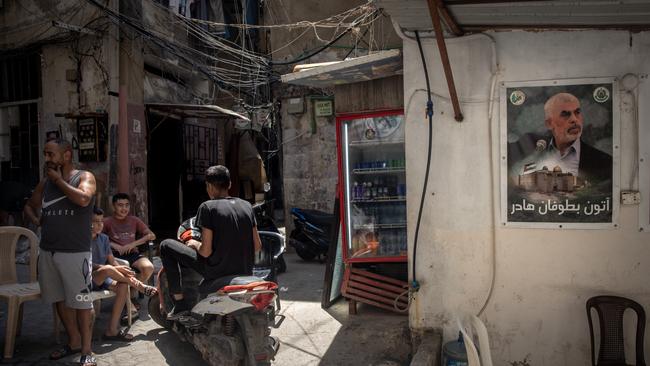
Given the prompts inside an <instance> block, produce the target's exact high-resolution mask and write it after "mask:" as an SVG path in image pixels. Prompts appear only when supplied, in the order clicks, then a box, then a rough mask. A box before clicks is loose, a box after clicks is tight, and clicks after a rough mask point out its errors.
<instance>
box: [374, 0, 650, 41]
mask: <svg viewBox="0 0 650 366" xmlns="http://www.w3.org/2000/svg"><path fill="white" fill-rule="evenodd" d="M376 4H377V7H379V8H382V9H384V11H386V12H387V13H388V14H389V15H390V17H391V19H392V20H393V21H394V22H396V23H397V24H399V26H400V28H402V30H404V31H414V30H419V31H431V30H433V29H434V26H433V24H432V21H431V17H430V15H429V8H430V6H429V5H430V4H435V6H436V7H438V8H439V10H440V13H441V16H442V18H443V20H444V23H445V24H444V25H445V26H446V31H447V32H449V33H452V34H454V35H457V36H458V35H462V34H464V33H472V32H482V31H486V30H504V29H533V30H559V29H623V30H629V31H642V30H649V29H650V1H649V0H572V1H567V0H546V1H531V0H377V1H376Z"/></svg>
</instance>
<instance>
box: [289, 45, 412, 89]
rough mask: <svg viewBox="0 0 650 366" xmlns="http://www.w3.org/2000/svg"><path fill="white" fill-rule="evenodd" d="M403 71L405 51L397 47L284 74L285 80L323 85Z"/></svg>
mask: <svg viewBox="0 0 650 366" xmlns="http://www.w3.org/2000/svg"><path fill="white" fill-rule="evenodd" d="M302 66H303V67H304V66H305V65H302ZM401 74H402V52H401V51H400V50H397V49H396V50H388V51H381V52H378V53H373V54H371V55H368V56H361V57H357V58H354V59H351V60H345V61H339V62H333V63H327V64H326V65H324V66H318V67H314V68H308V69H305V70H304V71H296V72H292V73H290V74H285V75H282V82H284V83H288V84H295V85H303V86H311V87H317V88H324V87H330V86H333V85H342V84H350V83H357V82H360V81H368V80H373V79H380V78H384V77H388V76H393V75H401Z"/></svg>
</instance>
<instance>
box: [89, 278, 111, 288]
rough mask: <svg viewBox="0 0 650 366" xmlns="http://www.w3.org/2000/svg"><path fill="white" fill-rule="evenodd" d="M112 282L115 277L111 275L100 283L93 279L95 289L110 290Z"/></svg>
mask: <svg viewBox="0 0 650 366" xmlns="http://www.w3.org/2000/svg"><path fill="white" fill-rule="evenodd" d="M112 284H113V279H112V278H110V277H106V279H104V282H102V283H100V284H99V285H98V284H96V283H95V281H93V291H101V290H110V287H111V285H112Z"/></svg>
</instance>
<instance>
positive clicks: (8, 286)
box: [0, 226, 41, 358]
mask: <svg viewBox="0 0 650 366" xmlns="http://www.w3.org/2000/svg"><path fill="white" fill-rule="evenodd" d="M21 236H25V237H27V239H28V240H29V251H30V252H29V255H30V258H29V282H28V283H19V282H18V275H17V274H16V243H17V242H18V239H19V238H20V237H21ZM37 257H38V238H37V237H36V234H34V233H33V232H32V231H31V230H28V229H25V228H23V227H18V226H2V227H0V300H4V301H6V302H7V304H8V309H7V325H6V328H7V329H6V330H5V347H4V358H12V357H13V354H14V345H15V342H16V335H18V334H20V328H21V325H22V324H21V323H22V319H23V303H24V302H25V301H31V300H37V299H39V298H40V297H41V288H40V286H39V285H38V282H37V278H36V263H37Z"/></svg>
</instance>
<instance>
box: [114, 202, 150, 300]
mask: <svg viewBox="0 0 650 366" xmlns="http://www.w3.org/2000/svg"><path fill="white" fill-rule="evenodd" d="M112 203H113V216H111V217H106V218H105V219H104V230H103V233H104V234H106V235H108V238H109V240H110V244H111V248H112V249H113V255H115V257H117V258H119V259H123V260H126V261H128V262H129V265H130V266H131V267H133V268H135V269H136V270H137V272H139V273H138V274H136V278H137V279H138V280H140V281H141V282H143V283H147V282H148V281H149V278H151V275H152V274H153V271H154V267H153V263H151V261H150V260H149V258H147V257H146V256H144V255H142V254H141V253H140V251H139V250H138V247H139V246H141V245H143V244H146V243H148V242H149V241H151V240H155V239H156V235H155V234H154V233H153V232H152V231H151V230H149V227H147V225H146V224H145V223H144V222H142V220H140V219H139V218H137V217H135V216H133V215H130V214H129V212H130V210H131V202H130V197H129V195H128V194H126V193H117V194H115V195H114V196H113V199H112ZM136 308H139V307H138V306H136Z"/></svg>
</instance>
